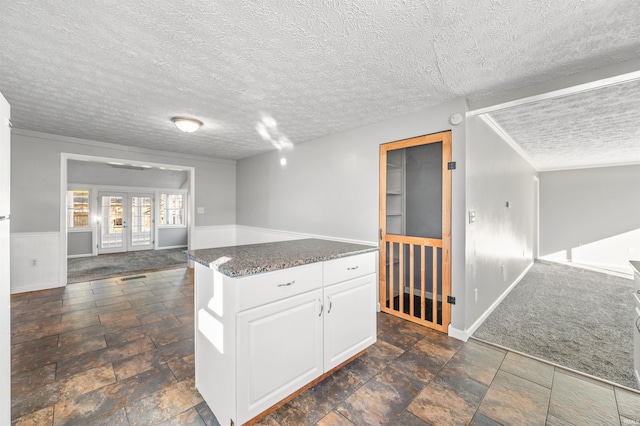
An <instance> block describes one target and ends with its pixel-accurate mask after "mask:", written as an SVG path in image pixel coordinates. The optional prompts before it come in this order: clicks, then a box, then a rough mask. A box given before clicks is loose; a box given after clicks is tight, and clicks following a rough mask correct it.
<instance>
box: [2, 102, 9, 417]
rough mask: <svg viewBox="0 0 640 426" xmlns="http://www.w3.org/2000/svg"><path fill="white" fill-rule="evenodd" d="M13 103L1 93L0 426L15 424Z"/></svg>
mask: <svg viewBox="0 0 640 426" xmlns="http://www.w3.org/2000/svg"><path fill="white" fill-rule="evenodd" d="M9 113H10V108H9V103H8V102H7V101H6V99H5V98H4V97H3V96H2V94H0V217H3V216H5V218H4V219H0V424H3V425H4V424H7V425H8V424H11V349H10V348H11V307H10V303H11V300H10V293H11V283H10V279H11V274H10V271H9V268H10V266H11V265H10V257H9V232H10V229H9V219H8V218H7V217H6V216H9V214H10V205H9V202H10V197H9V195H10V190H11V186H10V180H9V179H10V178H11V153H10V150H11V128H10V126H9Z"/></svg>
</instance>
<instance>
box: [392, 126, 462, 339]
mask: <svg viewBox="0 0 640 426" xmlns="http://www.w3.org/2000/svg"><path fill="white" fill-rule="evenodd" d="M450 162H451V132H443V133H437V134H432V135H427V136H420V137H416V138H412V139H405V140H401V141H397V142H391V143H387V144H383V145H380V309H381V310H382V311H383V312H387V313H390V314H392V315H395V316H398V317H401V318H404V319H406V320H409V321H413V322H416V323H418V324H421V325H425V326H427V327H430V328H433V329H436V330H439V331H443V332H447V331H448V327H449V322H450V319H451V309H450V308H451V307H450V305H449V304H448V296H449V295H450V294H451V170H449V167H448V166H449V163H450Z"/></svg>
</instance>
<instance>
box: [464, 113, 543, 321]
mask: <svg viewBox="0 0 640 426" xmlns="http://www.w3.org/2000/svg"><path fill="white" fill-rule="evenodd" d="M535 176H536V171H535V169H534V168H533V167H532V166H531V165H530V164H529V163H527V162H526V161H525V160H524V159H523V158H522V157H521V156H520V155H519V154H518V153H517V152H516V151H515V150H513V148H511V146H509V145H508V144H507V143H506V142H505V141H504V140H503V139H502V138H500V137H499V136H498V135H497V134H496V133H495V132H494V131H493V130H492V129H491V128H490V127H489V126H488V125H487V124H486V123H485V122H484V121H483V120H482V119H480V118H479V117H470V118H468V120H467V193H466V194H467V211H475V213H476V221H475V223H471V224H467V232H466V235H467V246H466V252H467V254H466V260H467V264H466V268H467V269H466V272H467V273H466V279H467V285H466V300H467V304H466V317H467V318H466V319H467V323H466V325H467V328H469V329H471V331H473V329H472V327H473V326H474V325H475V324H476V322H477V321H478V320H479V319H481V318H484V316H483V315H484V314H485V313H486V314H487V315H488V311H489V310H490V309H491V308H492V307H493V306H494V304H495V303H496V302H497V301H499V300H500V298H501V296H502V295H503V294H505V292H506V291H507V290H508V289H509V288H510V286H511V285H512V284H513V283H514V282H516V281H517V280H518V279H519V278H520V277H521V275H522V274H523V273H524V272H525V271H526V270H527V269H528V268H529V267H530V265H531V264H532V262H533V247H534V218H535V215H534V198H535V197H534V177H535ZM507 202H509V203H511V207H510V208H508V207H507V206H506V204H507ZM467 222H468V221H467ZM475 289H478V300H477V301H476V300H475ZM478 325H479V324H478Z"/></svg>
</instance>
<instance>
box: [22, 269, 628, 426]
mask: <svg viewBox="0 0 640 426" xmlns="http://www.w3.org/2000/svg"><path fill="white" fill-rule="evenodd" d="M11 305H12V330H13V331H12V347H11V353H12V384H11V387H12V413H11V414H12V419H13V424H14V425H64V424H77V425H155V424H162V425H172V424H181V425H216V424H218V423H217V421H216V420H215V418H214V416H213V414H212V413H211V411H210V410H209V407H208V406H207V404H206V402H204V401H203V400H202V397H201V396H200V395H199V394H198V392H197V391H196V390H195V389H194V355H193V275H192V272H191V271H190V270H188V269H177V270H171V271H160V272H154V273H147V274H146V278H142V279H136V280H130V281H121V280H120V279H119V278H111V279H105V280H99V281H91V282H83V283H77V284H70V285H68V286H66V287H65V288H59V289H52V290H44V291H39V292H31V293H23V294H18V295H14V296H12V299H11ZM260 424H261V425H274V426H277V425H313V424H317V425H378V424H393V425H403V426H404V425H407V426H411V425H429V424H430V425H449V424H452V425H453V424H461V425H467V424H468V425H497V424H503V425H526V424H540V425H544V424H547V425H570V424H575V425H582V424H586V425H596V424H603V425H623V426H624V425H634V424H635V425H640V394H638V393H633V392H630V391H627V390H625V389H622V388H618V387H613V386H611V385H608V384H605V383H602V382H598V381H595V380H592V379H589V378H585V377H582V376H579V375H576V374H574V373H571V372H568V371H565V370H563V369H560V368H556V367H553V366H551V365H548V364H544V363H542V362H539V361H536V360H533V359H530V358H527V357H524V356H521V355H518V354H516V353H513V352H508V351H504V350H502V349H498V348H495V347H491V346H487V345H484V344H482V343H479V342H477V341H473V340H471V341H469V342H467V343H463V342H460V341H457V340H455V339H451V338H449V337H447V336H446V335H443V334H441V333H438V332H435V331H431V330H428V329H426V328H423V327H421V326H418V325H415V324H413V323H409V322H406V321H403V320H400V319H398V318H395V317H393V316H390V315H387V314H378V342H377V343H376V344H375V345H374V346H372V347H371V348H370V349H369V350H368V351H367V353H365V354H364V355H363V356H362V357H360V358H359V359H357V360H355V361H353V362H352V363H351V364H349V365H347V366H345V367H344V368H342V369H341V370H339V371H338V372H336V373H335V374H334V375H332V376H330V377H328V378H327V379H325V380H324V381H323V382H321V383H319V384H318V385H316V386H314V387H313V388H311V389H309V390H308V391H306V392H304V393H302V394H301V395H299V396H298V397H297V398H295V399H294V400H292V401H291V402H289V403H287V404H285V405H284V406H283V407H281V408H280V409H278V410H276V411H275V412H274V413H272V414H271V415H269V416H267V417H266V418H265V419H263V420H262V421H261V422H260Z"/></svg>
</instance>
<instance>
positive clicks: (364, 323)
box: [324, 275, 376, 371]
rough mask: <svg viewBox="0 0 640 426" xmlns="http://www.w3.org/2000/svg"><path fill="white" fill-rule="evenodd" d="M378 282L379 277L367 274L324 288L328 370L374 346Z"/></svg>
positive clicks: (325, 340)
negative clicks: (376, 284)
mask: <svg viewBox="0 0 640 426" xmlns="http://www.w3.org/2000/svg"><path fill="white" fill-rule="evenodd" d="M375 283H376V276H375V275H367V276H364V277H361V278H356V279H355V280H350V281H345V282H343V283H340V284H334V285H332V286H330V287H326V288H325V289H324V295H325V305H324V306H325V314H324V370H325V371H329V370H331V369H332V368H333V367H335V366H337V365H340V364H341V363H343V362H344V361H346V360H348V359H349V358H351V357H352V356H353V355H354V354H357V353H358V352H360V351H361V350H363V349H366V348H367V347H369V346H370V345H372V344H374V343H375V341H376V311H375V306H376V287H375ZM372 307H373V308H372Z"/></svg>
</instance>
